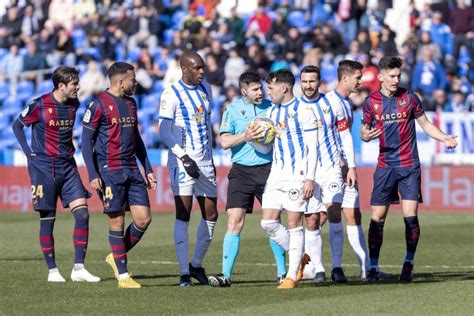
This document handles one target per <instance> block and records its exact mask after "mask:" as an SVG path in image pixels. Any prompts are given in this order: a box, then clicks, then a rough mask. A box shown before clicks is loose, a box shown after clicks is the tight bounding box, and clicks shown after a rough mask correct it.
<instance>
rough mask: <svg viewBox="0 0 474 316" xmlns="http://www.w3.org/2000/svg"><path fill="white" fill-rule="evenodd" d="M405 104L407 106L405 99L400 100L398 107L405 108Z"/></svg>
mask: <svg viewBox="0 0 474 316" xmlns="http://www.w3.org/2000/svg"><path fill="white" fill-rule="evenodd" d="M406 104H407V101H405V99H400V101H399V102H398V105H399V106H405V105H406Z"/></svg>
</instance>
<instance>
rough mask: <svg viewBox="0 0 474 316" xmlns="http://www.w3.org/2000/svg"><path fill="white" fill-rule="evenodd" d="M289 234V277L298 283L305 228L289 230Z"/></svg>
mask: <svg viewBox="0 0 474 316" xmlns="http://www.w3.org/2000/svg"><path fill="white" fill-rule="evenodd" d="M288 232H289V234H290V249H289V250H288V257H289V264H288V274H287V277H289V278H291V279H293V280H294V281H296V274H297V273H298V268H299V266H300V262H301V257H303V251H304V231H303V226H299V227H295V228H292V229H289V230H288Z"/></svg>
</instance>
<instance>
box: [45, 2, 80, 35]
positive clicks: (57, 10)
mask: <svg viewBox="0 0 474 316" xmlns="http://www.w3.org/2000/svg"><path fill="white" fill-rule="evenodd" d="M74 16H75V7H74V4H73V2H72V1H70V0H52V1H51V4H50V5H49V12H48V18H49V21H50V22H51V23H52V24H53V26H54V27H61V28H64V29H65V30H66V31H70V30H71V29H72V25H73V21H74Z"/></svg>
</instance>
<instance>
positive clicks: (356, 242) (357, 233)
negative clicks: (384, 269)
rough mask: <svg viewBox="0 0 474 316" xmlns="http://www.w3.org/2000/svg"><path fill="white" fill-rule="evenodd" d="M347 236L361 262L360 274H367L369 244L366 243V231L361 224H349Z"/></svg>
mask: <svg viewBox="0 0 474 316" xmlns="http://www.w3.org/2000/svg"><path fill="white" fill-rule="evenodd" d="M346 229H347V238H348V239H349V243H350V244H351V247H352V249H353V250H354V253H355V255H356V257H357V261H358V262H359V268H360V274H361V276H365V275H366V274H367V271H368V269H369V258H368V255H367V253H368V252H367V245H366V243H365V238H364V231H363V230H362V226H361V225H357V226H352V225H347V226H346Z"/></svg>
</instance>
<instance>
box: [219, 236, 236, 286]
mask: <svg viewBox="0 0 474 316" xmlns="http://www.w3.org/2000/svg"><path fill="white" fill-rule="evenodd" d="M239 247H240V234H229V233H227V234H225V236H224V244H223V246H222V248H223V249H222V274H223V275H224V276H225V277H226V278H228V279H230V278H231V277H232V271H233V270H234V265H235V261H236V260H237V256H238V255H239Z"/></svg>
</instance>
